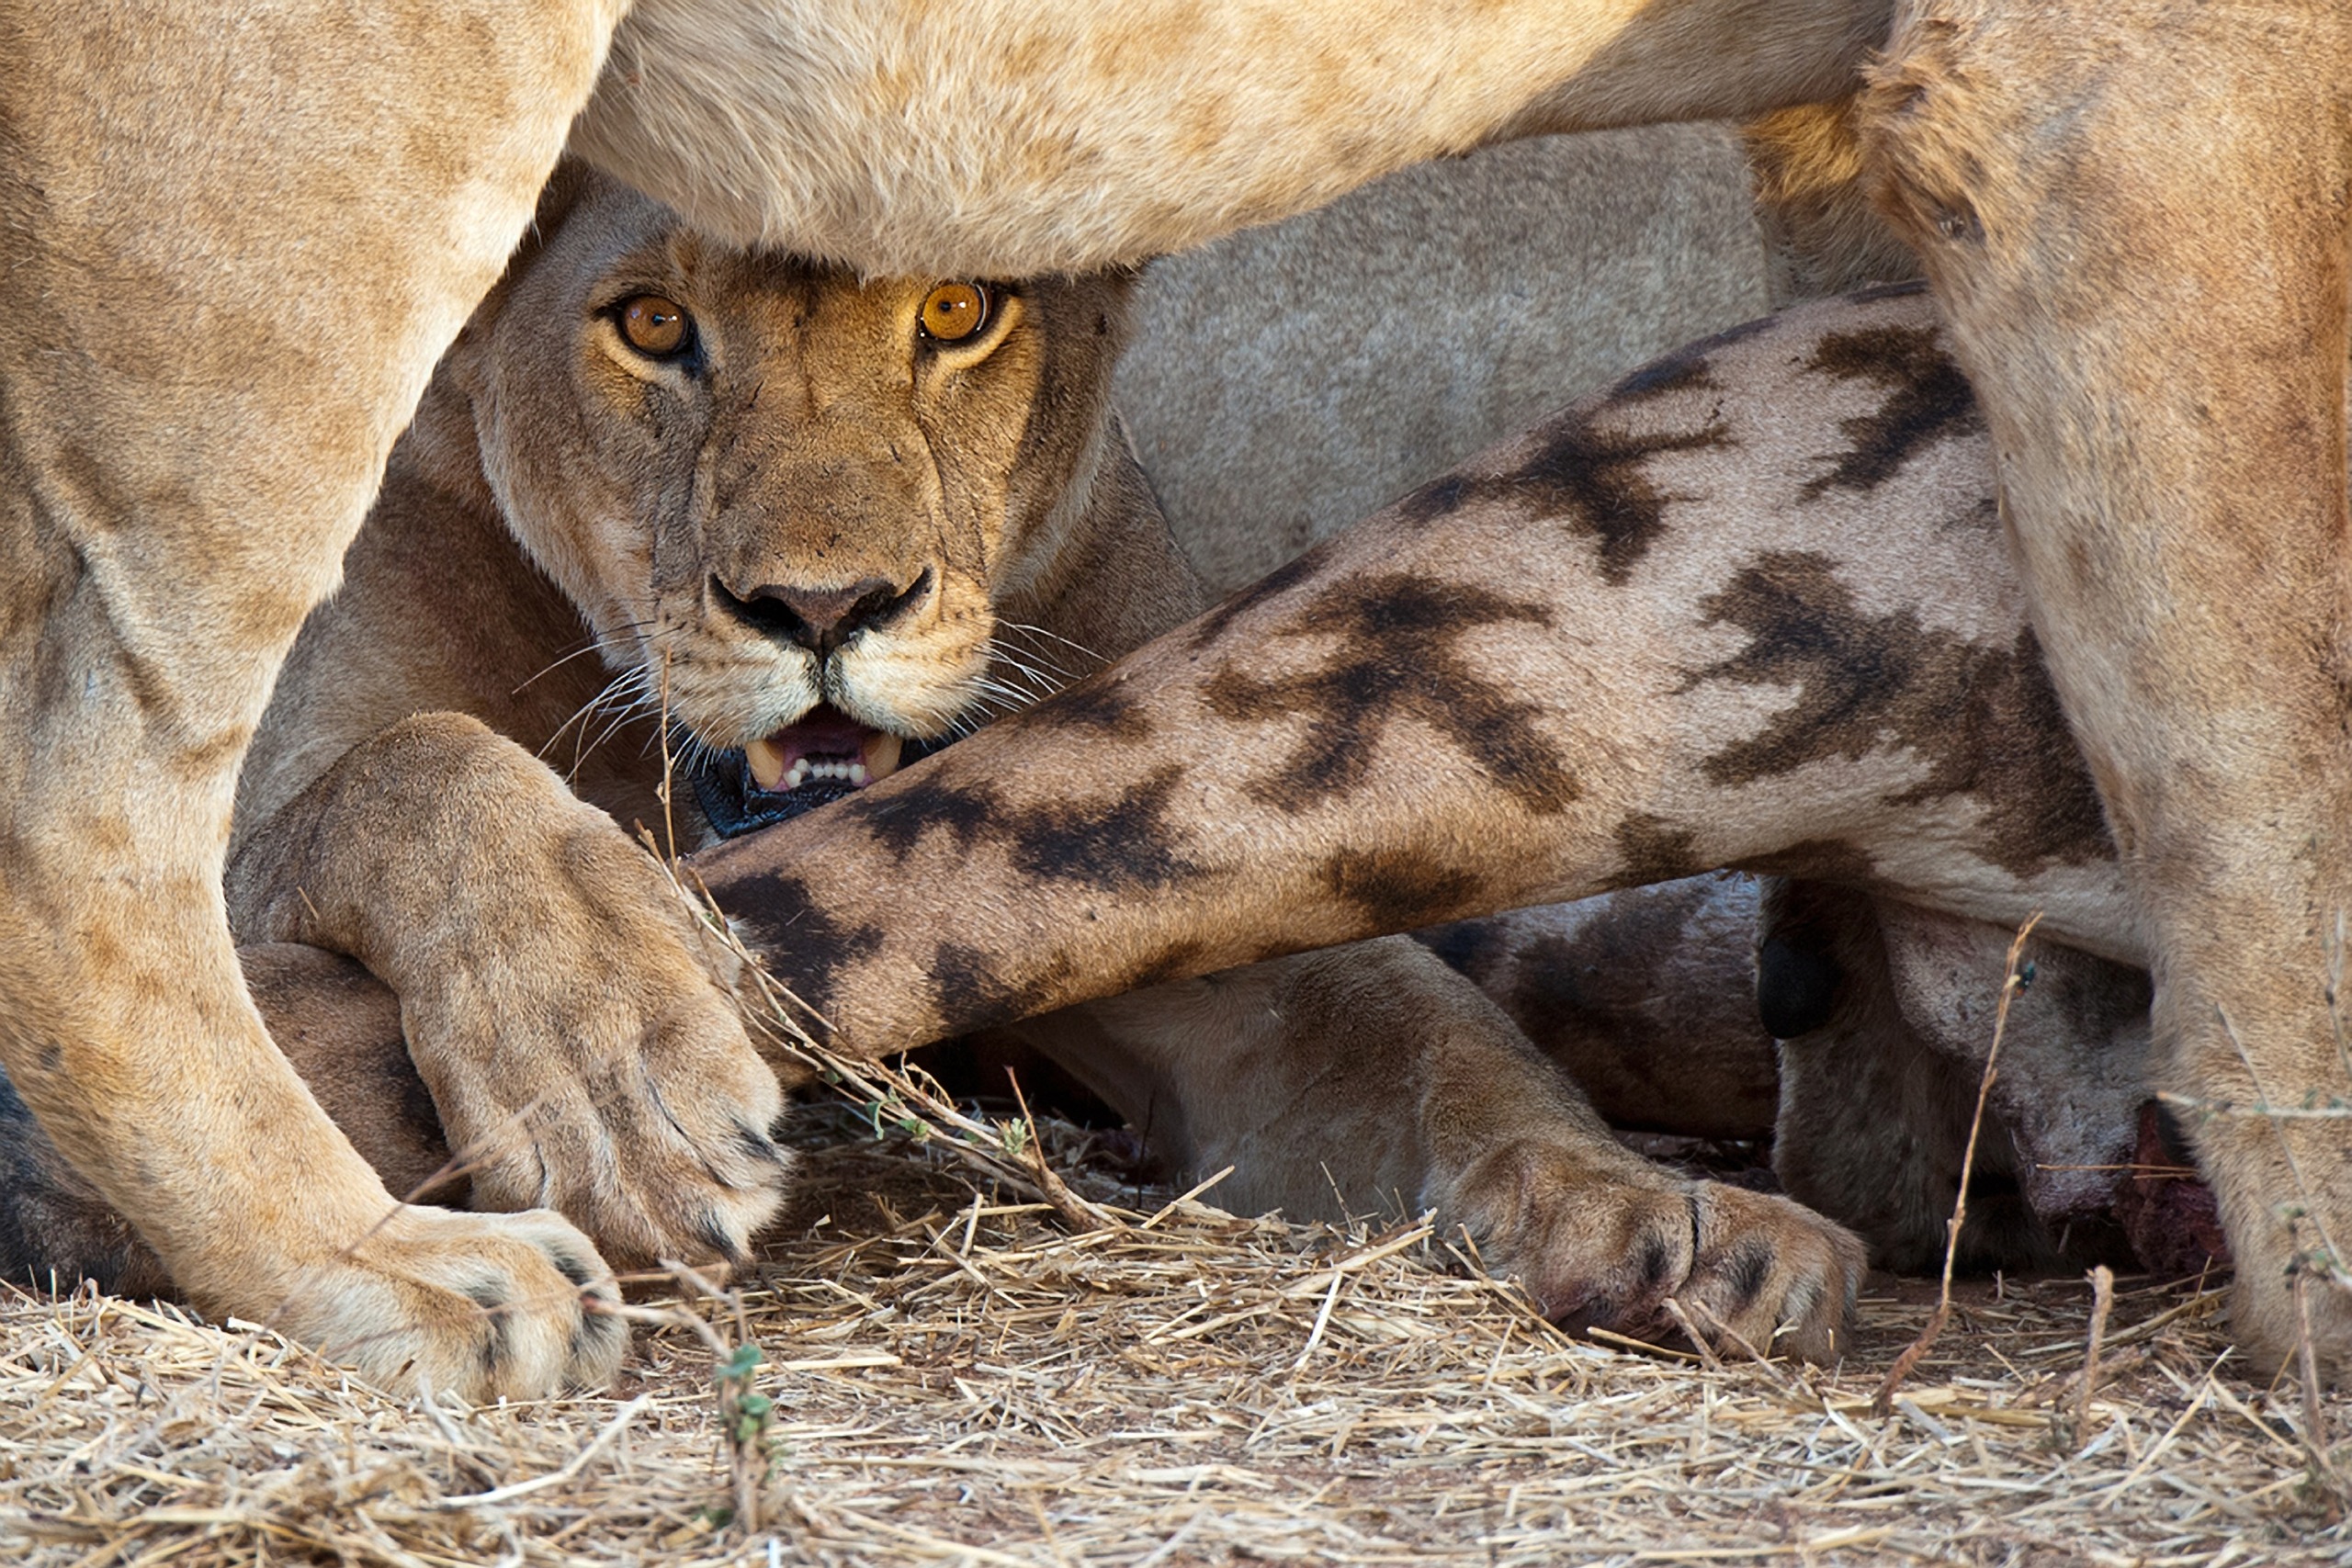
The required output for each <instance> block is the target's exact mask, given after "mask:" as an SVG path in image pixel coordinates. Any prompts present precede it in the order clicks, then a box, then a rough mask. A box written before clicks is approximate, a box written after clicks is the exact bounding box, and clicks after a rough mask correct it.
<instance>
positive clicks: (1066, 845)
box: [827, 710, 1200, 892]
mask: <svg viewBox="0 0 2352 1568" xmlns="http://www.w3.org/2000/svg"><path fill="white" fill-rule="evenodd" d="M1057 722H1058V721H1057V719H1056V717H1055V716H1054V715H1053V714H1052V713H1050V712H1042V711H1039V710H1032V711H1031V712H1030V713H1024V714H1020V715H1016V716H1013V717H1012V718H1009V719H1007V720H1005V721H1004V723H1003V724H1002V725H1000V726H998V727H997V728H999V729H1000V730H1002V729H1006V728H1016V727H1021V726H1027V727H1030V728H1034V729H1048V730H1049V729H1051V728H1055V727H1056V725H1057ZM1183 776H1184V770H1183V768H1182V766H1181V765H1178V764H1175V763H1170V764H1168V765H1166V766H1164V767H1161V768H1159V769H1157V770H1155V771H1154V772H1153V773H1150V774H1149V775H1148V776H1147V777H1146V778H1144V779H1143V780H1142V781H1140V782H1139V783H1136V784H1130V785H1128V786H1126V787H1125V789H1124V790H1122V791H1120V792H1119V793H1117V794H1115V795H1112V796H1111V797H1110V798H1108V799H1106V800H1094V801H1089V800H1080V799H1075V798H1070V797H1048V798H1043V799H1034V800H1027V801H1015V800H1012V799H1010V798H1008V797H1007V796H1006V795H1004V794H1003V793H1002V792H1001V791H999V790H998V789H996V788H995V787H994V786H993V785H990V784H985V783H978V782H967V781H965V780H964V779H962V778H961V777H960V776H958V775H957V774H956V773H954V772H952V771H950V769H949V768H948V767H945V766H943V767H940V768H937V769H934V771H933V773H931V774H930V775H929V776H928V777H925V778H922V779H920V780H913V781H910V783H909V784H907V785H906V786H905V787H904V788H902V789H899V790H898V791H896V792H895V793H894V794H892V795H881V796H877V795H853V796H852V797H850V798H849V799H848V800H844V801H842V802H840V803H839V804H837V805H834V806H832V807H828V808H827V809H829V810H831V811H833V812H836V813H838V814H839V815H838V816H837V818H835V819H836V820H837V821H840V822H842V823H843V825H844V826H857V827H863V828H864V829H865V831H866V832H867V833H868V834H870V835H872V837H873V839H874V841H875V842H876V845H878V846H879V847H881V848H883V849H886V850H888V851H889V852H890V853H891V855H892V856H893V857H894V858H895V859H896V860H897V861H898V862H899V863H900V864H904V863H906V861H907V859H908V857H909V856H910V855H911V854H913V852H914V851H915V849H916V847H917V846H918V845H919V844H921V843H922V840H923V838H924V837H925V835H927V834H928V833H930V832H931V831H933V829H937V830H939V831H941V832H944V833H946V834H948V835H949V836H950V837H952V838H954V839H955V840H956V849H957V850H958V852H961V853H966V854H968V853H969V852H971V851H972V849H973V848H974V847H975V846H976V845H978V844H979V843H981V842H983V841H989V842H995V843H1001V844H1003V845H1004V846H1005V851H1006V853H1007V854H1008V855H1009V856H1010V858H1011V860H1012V867H1013V869H1014V870H1015V871H1017V872H1019V873H1020V874H1022V875H1023V876H1026V877H1031V878H1034V879H1036V880H1039V881H1046V882H1075V883H1078V884H1080V885H1081V886H1088V887H1092V888H1098V889H1102V890H1104V891H1111V892H1134V891H1138V890H1145V889H1151V888H1159V887H1166V886H1170V885H1172V884H1173V883H1174V882H1176V881H1177V880H1178V879H1179V878H1180V877H1182V876H1184V875H1187V874H1190V873H1193V872H1194V871H1197V870H1198V869H1200V868H1199V867H1198V866H1196V865H1194V864H1193V863H1192V862H1191V861H1190V860H1188V859H1186V858H1185V857H1184V856H1183V855H1182V854H1181V853H1179V852H1178V851H1177V849H1176V845H1177V844H1178V843H1179V842H1180V841H1181V840H1182V832H1181V830H1180V829H1178V828H1177V827H1176V826H1175V824H1174V823H1172V822H1171V821H1170V818H1169V814H1168V808H1169V802H1170V797H1171V796H1172V795H1174V793H1175V789H1176V785H1177V784H1178V783H1179V782H1180V781H1182V778H1183Z"/></svg>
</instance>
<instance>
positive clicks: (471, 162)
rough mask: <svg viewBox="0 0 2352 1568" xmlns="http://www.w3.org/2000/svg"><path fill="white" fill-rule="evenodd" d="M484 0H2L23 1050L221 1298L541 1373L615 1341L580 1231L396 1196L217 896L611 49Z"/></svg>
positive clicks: (10, 1009) (7, 1017)
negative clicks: (279, 1020)
mask: <svg viewBox="0 0 2352 1568" xmlns="http://www.w3.org/2000/svg"><path fill="white" fill-rule="evenodd" d="M499 15H500V16H501V17H503V18H505V19H504V21H503V23H501V24H492V23H487V22H485V23H482V24H481V26H480V27H479V28H476V29H474V30H471V31H468V30H464V29H456V28H447V29H444V28H421V29H419V28H407V27H406V26H405V24H404V23H403V21H402V20H401V18H399V17H389V16H387V17H377V16H375V15H374V14H373V13H370V12H368V11H366V10H364V9H361V10H353V9H348V8H338V7H333V6H316V7H306V6H287V7H278V8H274V9H271V10H268V11H266V12H238V13H236V14H235V15H234V16H233V17H232V16H230V15H227V14H224V13H222V12H221V11H220V9H219V8H218V7H216V6H208V5H201V4H197V3H194V0H188V3H185V4H177V5H166V4H157V5H151V6H139V7H136V8H105V7H99V8H89V7H30V8H27V7H17V8H15V9H14V10H13V11H12V13H11V25H12V27H13V28H14V29H15V30H13V31H12V32H11V34H10V47H11V50H12V51H13V52H14V53H16V54H17V55H18V56H20V57H21V58H23V59H27V60H38V61H40V62H44V67H43V69H41V70H40V71H37V72H32V73H17V75H16V76H15V77H13V78H12V87H11V89H10V90H8V91H7V93H6V109H5V118H6V120H7V123H8V126H9V135H8V137H7V146H6V154H7V155H6V159H5V160H0V206H4V207H5V209H6V211H7V213H8V214H9V227H10V233H11V238H10V242H9V266H10V277H11V281H12V284H13V286H14V288H15V290H16V297H17V299H19V300H20V301H21V302H22V303H23V305H24V307H25V309H26V310H28V312H30V313H31V315H30V317H28V319H34V318H37V321H38V325H37V326H36V327H33V328H32V329H30V330H27V331H24V332H20V333H12V334H9V336H8V337H7V339H6V343H5V344H0V385H4V386H5V389H6V399H5V416H4V417H0V479H5V482H0V581H6V583H7V584H8V595H9V599H10V602H11V604H12V606H13V621H12V626H11V629H10V631H9V635H8V636H7V637H6V641H5V643H0V715H5V716H6V723H7V725H8V726H9V734H8V742H7V744H6V746H0V789H5V794H6V799H7V803H8V813H7V822H6V830H5V834H0V954H5V956H0V1062H5V1066H6V1069H7V1072H8V1074H9V1077H11V1079H12V1080H13V1081H14V1083H15V1085H16V1087H17V1090H18V1092H19V1093H21V1094H22V1096H23V1097H24V1099H25V1100H26V1101H27V1103H28V1104H29V1105H30V1106H31V1107H32V1109H33V1111H35V1113H36V1114H37V1115H38V1116H39V1117H40V1122H41V1125H42V1126H43V1127H44V1128H45V1129H46V1130H47V1131H48V1133H49V1134H50V1135H51V1137H52V1138H53V1139H54V1140H55V1141H56V1143H57V1144H58V1145H59V1146H60V1147H61V1148H62V1150H63V1151H64V1153H65V1154H66V1155H67V1156H68V1157H70V1158H71V1159H73V1160H74V1162H75V1164H76V1165H77V1166H78V1167H79V1168H80V1169H81V1170H82V1171H83V1173H84V1174H85V1176H87V1177H88V1178H89V1179H90V1180H91V1181H92V1182H93V1183H94V1184H95V1185H96V1187H97V1189H98V1190H100V1191H101V1192H102V1193H103V1194H104V1195H105V1196H106V1198H107V1200H108V1201H110V1202H112V1203H113V1204H114V1205H115V1206H116V1207H117V1208H119V1210H120V1211H121V1212H122V1213H124V1214H125V1215H126V1216H127V1217H129V1218H130V1220H131V1221H132V1223H133V1224H136V1225H137V1226H138V1227H139V1230H140V1232H141V1235H143V1236H144V1237H145V1238H146V1240H147V1241H148V1242H149V1243H151V1244H152V1245H153V1247H155V1249H156V1251H157V1252H158V1253H160V1254H161V1255H162V1256H163V1258H164V1259H165V1261H166V1262H167V1264H168V1265H169V1267H170V1268H171V1269H172V1271H173V1273H174V1275H175V1277H176V1278H177V1279H178V1280H180V1281H181V1282H182V1283H183V1284H184V1285H185V1286H186V1287H187V1289H188V1291H189V1292H190V1293H191V1295H193V1296H194V1297H195V1298H196V1299H197V1300H198V1302H199V1303H202V1304H204V1305H205V1306H207V1307H208V1308H210V1309H212V1310H217V1311H226V1312H234V1313H239V1314H243V1315H245V1316H247V1317H251V1318H255V1319H262V1320H269V1321H274V1322H276V1323H278V1324H280V1325H284V1326H285V1327H287V1328H288V1330H289V1331H291V1332H293V1333H295V1334H298V1335H300V1336H301V1337H307V1338H310V1339H311V1340H313V1341H316V1342H322V1343H324V1344H327V1345H329V1346H331V1347H334V1348H336V1349H338V1350H339V1352H340V1353H342V1354H345V1355H347V1356H350V1357H353V1358H355V1359H357V1360H359V1361H360V1362H361V1363H363V1364H364V1365H367V1366H368V1367H372V1368H375V1369H377V1370H379V1371H382V1372H384V1373H386V1374H391V1373H394V1372H397V1371H399V1370H400V1369H401V1368H402V1367H403V1366H404V1365H407V1364H410V1363H412V1362H413V1364H414V1365H415V1366H416V1367H417V1368H419V1369H420V1370H421V1371H423V1372H424V1373H425V1374H426V1375H429V1376H431V1377H432V1378H433V1379H434V1380H435V1382H436V1383H438V1384H440V1385H441V1386H445V1387H447V1386H460V1385H461V1386H463V1387H465V1388H467V1389H469V1390H471V1391H473V1392H475V1393H490V1392H495V1391H511V1392H515V1393H535V1392H537V1391H539V1390H542V1389H545V1388H547V1387H549V1386H551V1385H553V1384H554V1383H556V1382H560V1381H561V1380H562V1379H564V1378H566V1377H582V1378H591V1379H594V1378H600V1377H602V1376H604V1375H605V1374H606V1373H607V1372H609V1371H610V1369H611V1368H612V1367H613V1366H614V1365H615V1364H616V1359H617V1356H618V1354H619V1348H620V1345H621V1342H622V1339H623V1335H622V1334H621V1333H620V1332H619V1331H618V1330H617V1329H616V1328H615V1327H613V1326H612V1325H610V1323H609V1320H603V1319H599V1320H596V1321H594V1322H589V1323H584V1322H583V1319H582V1310H583V1309H582V1292H583V1288H586V1289H587V1290H588V1291H589V1292H590V1293H594V1292H596V1291H599V1290H601V1289H602V1287H595V1286H593V1285H591V1283H590V1281H591V1280H592V1277H593V1275H594V1272H595V1271H596V1269H595V1261H594V1254H593V1251H592V1250H591V1249H590V1248H589V1247H587V1245H586V1244H585V1242H584V1241H583V1240H582V1238H581V1237H580V1236H579V1235H577V1233H576V1232H573V1231H571V1229H570V1227H568V1226H565V1225H563V1224H560V1223H559V1222H557V1221H555V1220H554V1219H553V1218H552V1216H535V1217H532V1218H529V1219H491V1218H486V1217H475V1216H465V1215H453V1214H444V1213H434V1212H430V1211H422V1210H406V1209H398V1208H396V1207H395V1205H394V1204H393V1203H392V1201H391V1199H390V1196H389V1195H388V1194H387V1193H386V1191H385V1190H384V1187H383V1184H382V1183H381V1181H379V1179H377V1177H376V1176H375V1174H374V1173H373V1172H372V1171H370V1170H369V1169H368V1166H367V1165H366V1164H365V1162H363V1161H362V1160H361V1159H360V1158H359V1156H357V1155H356V1153H354V1152H353V1150H352V1148H351V1145H350V1144H349V1143H348V1142H347V1141H346V1140H345V1138H344V1137H343V1135H342V1134H340V1133H338V1132H337V1131H336V1130H335V1128H334V1125H333V1124H332V1123H331V1122H329V1121H328V1120H327V1118H326V1116H325V1115H324V1114H323V1113H322V1111H320V1109H319V1107H318V1105H317V1103H316V1101H315V1100H313V1099H312V1098H311V1095H310V1094H309V1093H308V1092H307V1091H306V1090H305V1089H304V1088H303V1086H302V1083H301V1081H300V1078H299V1077H297V1076H296V1075H295V1073H294V1072H293V1070H292V1069H291V1068H290V1067H289V1066H288V1065H287V1063H286V1061H285V1059H284V1058H283V1057H282V1056H281V1055H279V1054H278V1053H277V1051H276V1050H275V1049H273V1048H272V1046H271V1043H270V1041H269V1038H268V1036H267V1034H266V1032H264V1029H263V1025H262V1021H261V1020H260V1018H259V1016H258V1015H257V1014H256V1013H255V1011H254V1007H253V1004H252V1002H251V1001H250V1000H249V999H248V998H247V996H246V992H245V987H244V986H243V983H242V981H241V980H240V978H239V975H238V970H237V964H236V959H235V956H234V954H233V953H232V950H231V947H230V942H229V934H228V925H227V921H226V919H224V916H223V911H222V903H221V895H220V872H221V864H222V852H223V849H224V846H225V844H226V842H227V838H228V827H229V816H230V807H231V796H232V788H233V785H234V783H235V779H236V773H237V767H238V762H239V759H240V757H241V755H242V754H243V750H244V749H245V746H246V744H247V742H248V740H249V739H250V738H251V736H252V734H253V730H254V725H255V723H256V722H257V721H258V720H259V718H260V716H261V713H262V709H263V706H264V704H265V703H266V699H267V697H268V694H269V686H270V681H271V678H272V675H273V673H274V672H275V671H276V669H277V666H278V664H279V663H280V662H281V661H282V660H283V659H284V657H285V654H286V651H287V649H288V644H289V642H290V641H291V639H292V637H293V636H294V633H295V630H296V628H297V626H299V624H300V620H301V617H302V615H303V614H304V613H305V612H306V611H307V610H308V609H309V608H310V607H311V604H313V603H314V602H315V601H316V600H317V599H319V598H320V597H321V596H322V595H323V594H324V593H325V592H326V591H327V590H328V589H329V588H330V587H331V586H332V585H333V583H334V578H335V573H336V569H337V561H338V559H339V557H340V555H341V552H342V549H343V547H344V546H345V543H346V542H347V541H348V540H349V539H350V537H351V536H352V533H353V531H354V530H355V529H356V527H357V525H358V523H359V519H360V516H361V513H362V512H363V510H364V509H365V507H366V505H367V502H368V497H369V495H370V494H371V493H372V491H373V489H374V487H375V484H376V482H377V478H378V475H379V472H380V470H381V468H382V464H383V459H384V455H385V453H386V451H387V449H388V448H389V446H390V443H391V441H392V438H393V436H394V435H395V434H397V432H398V430H399V428H400V426H401V423H403V422H404V421H405V420H406V418H407V417H408V414H409V412H410V410H411V409H412V408H413V406H414V404H415V401H416V398H417V396H418V394H419V392H420V391H421V390H422V389H423V387H424V380H425V378H426V376H427V375H428V374H429V372H430V370H431V368H432V365H433V362H434V360H435V357H436V356H437V355H439V353H440V351H441V350H442V348H443V347H445V346H446V345H447V343H448V341H449V340H450V339H451V338H452V337H453V336H454V335H455V334H456V332H457V330H458V326H459V325H460V324H461V322H462V321H463V320H464V318H465V314H466V312H467V310H469V308H470V307H471V305H472V302H473V300H474V299H476V298H478V297H479V296H480V294H481V292H482V291H483V290H484V289H486V288H488V287H489V284H490V282H491V281H492V278H493V277H494V276H496V274H497V271H498V268H499V266H500V265H501V263H502V261H503V257H504V254H505V253H506V251H507V249H508V248H509V247H510V246H511V244H512V243H513V240H514V237H515V234H516V233H517V232H519V231H520V230H521V228H522V225H523V223H524V221H525V220H526V218H527V216H528V214H529V211H530V205H531V201H532V199H533V197H534V195H535V194H536V191H537V186H538V184H539V183H540V181H541V180H542V179H544V177H545V175H546V172H547V170H548V167H549V166H550V165H551V164H552V163H553V161H554V158H555V156H556V154H557V152H558V150H559V148H560V142H561V139H562V135H563V131H564V128H565V125H566V123H567V122H568V120H569V118H570V117H571V111H572V108H573V107H575V106H576V104H577V103H578V102H579V101H581V100H582V99H584V97H585V96H586V91H587V87H588V85H589V83H590V82H591V80H592V79H593V73H594V70H595V69H596V66H597V64H598V62H599V57H600V53H601V44H602V35H601V32H600V28H599V27H598V25H597V24H596V23H595V22H594V19H593V18H591V17H574V16H571V15H570V14H568V10H567V9H566V8H556V9H554V10H553V11H552V12H551V13H549V14H543V15H539V16H531V15H529V14H527V13H526V12H521V11H516V12H512V13H508V12H502V13H500V14H499ZM76 73H86V74H85V76H83V77H82V78H80V79H77V76H76ZM485 1302H492V1303H496V1305H497V1311H496V1312H494V1313H493V1312H492V1311H491V1310H490V1309H489V1308H487V1307H486V1306H485V1305H484V1303H485Z"/></svg>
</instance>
